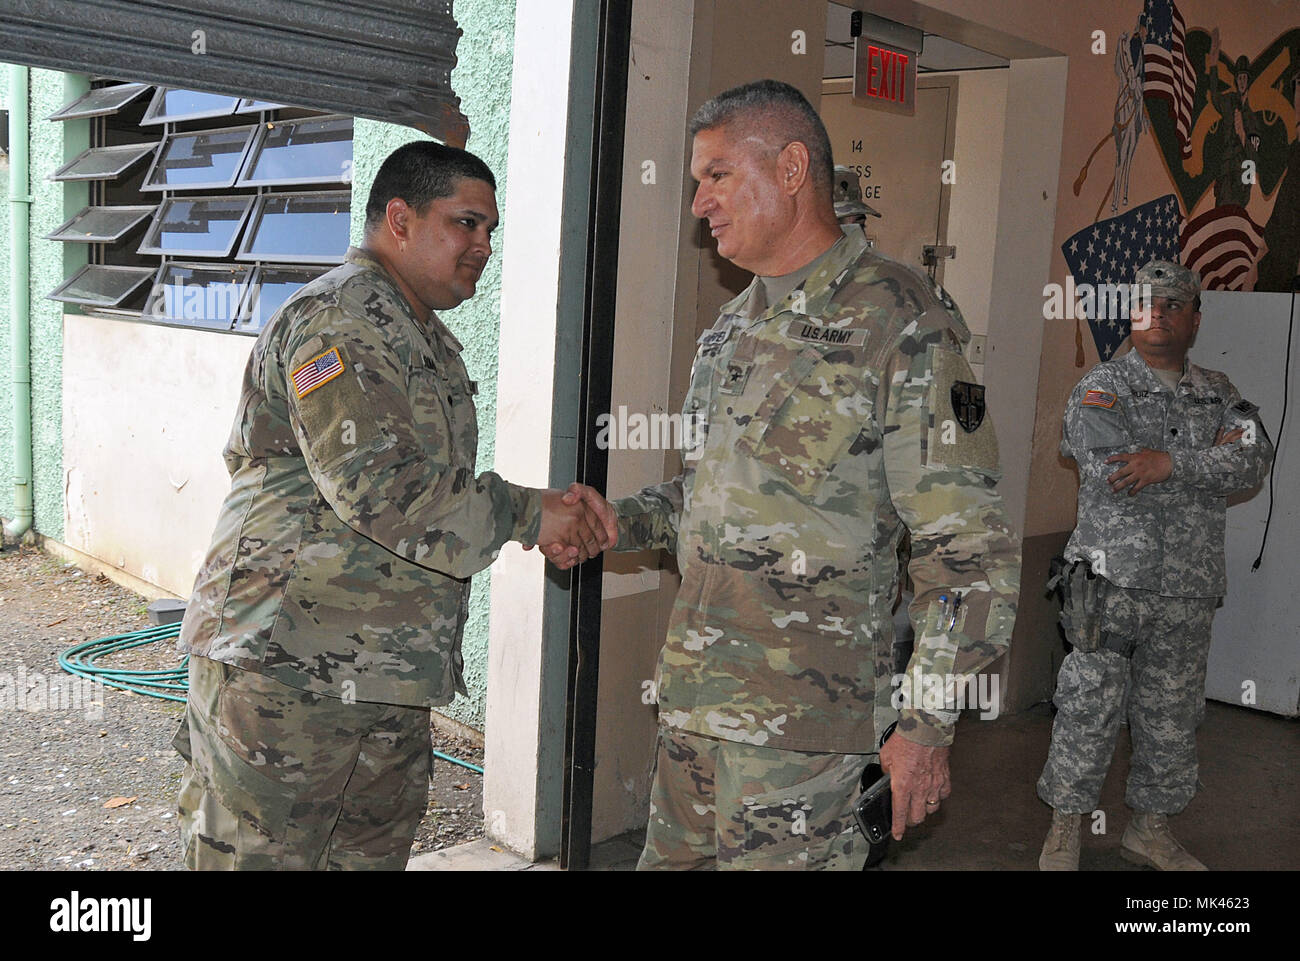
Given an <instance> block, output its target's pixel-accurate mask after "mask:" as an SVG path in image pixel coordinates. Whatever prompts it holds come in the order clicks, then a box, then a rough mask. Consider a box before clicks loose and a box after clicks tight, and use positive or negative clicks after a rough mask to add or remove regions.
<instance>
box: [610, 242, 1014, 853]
mask: <svg viewBox="0 0 1300 961" xmlns="http://www.w3.org/2000/svg"><path fill="white" fill-rule="evenodd" d="M968 337H969V332H968V331H967V328H966V325H965V323H964V321H963V320H962V319H961V315H960V312H959V311H958V310H957V307H956V305H955V304H954V303H953V302H952V300H951V299H950V298H949V297H948V296H947V295H946V294H945V293H944V292H943V291H942V290H941V289H939V288H938V287H937V286H936V285H935V284H934V283H933V282H932V281H930V280H929V279H928V278H926V277H924V276H922V275H920V274H918V273H916V272H914V271H912V270H909V269H907V268H905V267H903V266H902V265H900V264H897V263H895V262H894V261H891V260H888V259H887V258H884V257H880V256H878V255H876V254H874V253H872V252H871V251H869V250H868V249H867V248H866V244H865V240H864V238H863V235H862V232H861V231H860V230H859V229H857V228H856V227H849V228H845V229H844V237H843V238H842V239H841V240H840V241H838V242H837V244H836V245H835V247H834V248H832V252H831V254H830V256H828V257H827V258H826V260H825V261H824V263H823V264H822V266H821V268H820V269H818V270H816V271H815V272H814V273H813V274H812V275H811V276H809V277H808V278H807V280H806V281H805V282H804V283H803V284H801V285H800V286H798V287H796V288H795V289H794V290H793V291H791V292H790V294H788V295H787V296H786V297H785V298H784V299H783V300H781V301H780V302H778V303H776V304H774V305H772V306H771V307H768V306H767V305H766V303H765V294H764V293H763V287H762V285H761V283H760V281H759V280H757V279H756V280H755V281H754V283H753V284H751V286H750V287H749V288H748V289H747V290H746V291H745V292H744V293H742V294H741V295H740V296H739V297H737V298H736V299H735V300H733V301H732V302H730V303H729V304H727V305H725V306H724V307H723V308H722V313H721V316H720V317H719V319H718V321H717V323H716V324H714V326H713V327H712V329H710V330H709V331H708V332H706V333H705V334H704V335H703V336H702V337H701V338H700V342H699V350H698V353H697V355H696V359H695V365H694V369H693V372H692V378H691V386H690V390H689V392H688V394H687V397H686V401H685V407H684V412H683V414H684V418H685V419H686V420H687V421H688V423H689V422H690V421H691V420H692V419H695V420H696V422H697V425H698V427H699V429H698V430H695V431H693V432H692V433H693V434H694V436H693V437H692V441H693V443H692V445H691V446H690V447H689V448H688V449H687V450H686V451H685V452H684V460H685V464H686V470H685V471H684V473H683V474H682V475H681V476H680V477H678V478H676V479H674V480H673V481H671V482H669V483H665V484H660V485H656V486H653V487H648V488H645V489H644V490H642V491H640V492H639V493H637V494H635V495H633V496H631V497H626V498H623V499H621V500H619V501H616V502H615V507H616V509H617V511H618V513H619V515H620V519H619V529H620V538H619V542H618V546H617V549H618V550H638V549H646V548H664V549H667V550H673V551H675V552H676V555H677V560H678V565H679V568H680V570H681V574H682V585H681V589H680V591H679V592H678V595H677V599H676V602H675V604H674V607H673V612H672V616H671V620H670V623H669V627H668V636H667V641H666V643H665V644H664V647H663V650H662V652H661V654H660V658H659V666H658V672H657V673H658V677H657V690H658V697H659V720H660V725H661V729H662V730H661V749H660V753H659V768H658V771H657V773H656V780H657V781H660V782H662V781H667V782H670V783H675V784H677V785H679V786H680V789H681V790H687V789H689V785H690V784H691V783H692V781H693V780H694V782H695V783H696V784H697V786H698V785H699V784H700V779H698V778H694V779H693V778H692V776H691V774H690V773H689V771H677V772H672V771H669V770H667V769H666V761H665V758H666V757H669V756H670V755H671V751H669V750H668V749H667V745H669V744H670V743H672V742H671V741H670V740H669V739H670V738H672V737H676V736H677V735H682V734H691V735H699V736H701V737H702V738H709V739H720V740H721V741H722V742H724V743H723V744H722V745H721V746H720V747H719V750H721V751H724V752H725V751H727V750H729V749H734V748H737V747H740V746H754V747H759V748H766V749H774V750H778V751H782V752H808V753H810V754H814V753H815V754H836V755H849V754H858V755H860V754H865V753H867V752H871V751H874V750H875V749H876V736H877V731H881V730H883V729H884V727H885V726H886V725H887V724H888V723H890V722H891V721H892V720H893V719H894V718H895V717H897V716H898V712H897V711H896V710H895V708H894V707H893V706H891V703H890V699H891V694H892V693H893V690H894V689H893V688H892V687H891V684H890V681H891V678H892V676H893V674H894V664H893V657H892V644H893V626H892V618H891V613H890V611H891V606H892V604H893V601H894V598H895V595H896V582H897V576H898V560H897V554H896V551H897V547H898V542H899V539H900V537H901V536H902V533H903V531H904V529H905V528H906V529H908V530H910V531H911V536H912V563H911V568H910V571H911V576H912V579H913V581H914V582H915V585H916V599H915V601H914V603H913V605H912V608H911V614H912V618H913V622H914V623H915V625H916V636H917V642H916V651H915V654H914V656H913V658H912V662H911V664H910V665H909V671H915V670H918V669H919V670H921V671H923V672H925V673H927V674H932V675H940V676H943V675H949V676H956V675H963V674H970V673H973V672H976V671H979V670H980V669H981V668H983V667H985V666H986V665H988V664H989V663H990V662H991V661H993V660H994V659H995V658H997V657H998V656H999V655H1000V654H1002V653H1003V652H1004V651H1005V650H1006V648H1007V645H1008V644H1009V643H1010V639H1011V629H1012V625H1013V621H1014V618H1015V604H1016V600H1017V596H1018V588H1019V574H1020V552H1019V544H1018V543H1017V541H1016V540H1015V538H1014V537H1013V535H1012V533H1011V531H1010V529H1009V527H1008V524H1007V520H1006V517H1005V514H1004V511H1003V509H1002V502H1001V498H1000V496H999V495H998V493H997V490H996V483H997V480H998V479H999V477H1000V476H1001V475H1000V471H999V468H998V456H997V441H996V439H995V437H994V433H993V426H992V423H991V421H990V419H989V418H988V417H983V416H982V414H983V403H982V402H983V390H982V388H980V387H978V385H975V384H974V382H973V381H974V378H973V377H972V376H971V373H970V368H969V367H968V366H967V364H966V361H965V359H964V357H963V356H962V355H961V353H960V350H961V345H962V343H963V342H964V341H965V340H966V339H968ZM972 399H973V402H972ZM956 407H962V408H963V412H962V413H959V412H958V411H957V410H956V409H955V408H956ZM963 421H964V422H965V426H963V425H962V422H963ZM955 591H961V592H962V596H963V606H962V607H961V608H960V612H959V614H958V616H957V623H956V625H955V628H954V629H951V630H948V629H945V628H946V626H947V625H946V624H944V625H941V624H940V623H939V619H940V610H941V607H942V605H941V602H940V596H941V595H945V594H946V595H949V596H951V595H953V593H954V592H955ZM956 717H957V712H956V711H955V710H954V711H946V710H937V711H925V710H921V709H920V708H919V707H917V706H909V707H905V708H904V710H903V711H902V715H901V718H900V723H899V732H900V733H901V734H903V735H904V736H906V737H907V738H909V739H911V740H913V741H916V742H918V743H921V744H927V745H946V744H949V743H951V740H952V727H953V724H954V723H955V721H956ZM731 742H734V743H731ZM798 757H799V755H797V754H793V753H790V754H789V755H788V759H787V761H786V763H785V768H786V769H787V771H788V772H790V771H793V769H794V768H796V767H797V766H798V765H797V764H796V763H795V762H796V761H797V759H798ZM864 763H865V759H861V758H860V759H858V761H857V762H856V768H857V770H859V771H860V770H861V768H862V766H863V764H864ZM818 773H820V772H805V774H806V776H805V777H803V778H798V777H795V779H794V780H793V781H791V780H786V781H785V782H784V783H781V782H778V783H773V781H771V780H769V781H767V782H766V783H767V785H768V786H769V788H770V789H772V790H778V789H784V788H787V787H789V788H791V790H795V791H799V793H801V794H804V795H807V796H812V795H813V794H816V793H818V792H816V791H813V790H810V791H802V790H801V789H802V787H804V786H806V784H807V783H810V782H809V778H810V777H814V775H815V774H818ZM792 776H793V775H792ZM801 781H802V782H805V783H803V784H801V783H800V782H801ZM792 786H793V787H792ZM814 787H815V785H814ZM666 793H667V792H666V791H664V790H663V789H662V788H661V786H656V788H654V789H653V796H654V797H663V796H664V795H665V794H666ZM745 793H746V794H747V795H748V794H750V793H751V792H749V791H747V792H745ZM853 793H854V792H853V791H850V792H848V794H847V795H845V796H843V800H842V802H841V807H845V805H846V804H851V801H852V794H853ZM693 803H694V804H698V805H701V806H704V807H709V806H710V805H712V804H713V801H712V800H711V799H710V795H709V793H708V791H707V790H705V789H704V788H702V787H701V788H700V789H699V790H698V791H697V792H696V797H695V798H694V800H693ZM845 809H847V808H845ZM747 810H749V811H750V813H751V814H752V815H753V816H755V817H757V816H759V813H758V812H757V809H756V808H753V807H752V806H749V807H747ZM716 813H717V818H718V820H719V823H720V827H719V832H718V833H719V837H721V836H723V834H724V833H725V830H726V829H725V827H723V826H721V822H722V821H723V820H724V819H725V818H726V817H727V815H726V814H725V813H724V811H723V810H722V800H721V798H719V799H718V810H717V812H716ZM768 814H770V811H769V812H768ZM787 814H789V815H790V819H791V822H792V823H791V824H789V825H787V827H791V828H792V827H793V826H794V825H793V818H794V817H795V814H794V811H793V809H790V810H787ZM762 816H764V817H766V816H768V815H766V814H765V815H762ZM805 816H806V819H807V821H808V822H809V823H812V822H814V821H821V820H823V819H822V818H821V816H820V814H817V815H816V816H815V815H814V814H809V813H807V812H805ZM824 820H825V821H826V822H827V823H829V822H831V821H835V820H836V819H835V817H834V816H831V817H828V818H826V819H824ZM840 829H841V830H843V831H852V830H853V828H852V826H851V823H844V822H843V820H842V819H841V820H840ZM686 831H687V828H686V827H685V826H684V825H682V824H679V823H677V822H676V821H675V820H674V819H673V818H672V817H665V815H664V812H663V810H662V809H661V808H659V807H657V806H656V805H654V804H652V808H651V815H650V831H649V837H648V839H647V847H646V853H645V854H643V856H642V866H654V865H655V864H660V863H663V864H667V865H668V866H680V865H682V864H684V863H686V862H687V861H688V860H690V857H692V856H693V857H695V858H697V859H704V860H707V859H709V858H711V857H713V856H714V850H713V844H714V842H713V840H712V839H710V840H709V841H708V842H707V844H704V845H702V846H701V845H694V844H692V843H691V842H690V841H689V839H687V838H686V837H685V836H684V833H683V832H686ZM777 833H778V834H779V832H777ZM790 833H798V832H791V831H787V832H786V834H787V836H788V835H789V834H790ZM771 834H772V832H770V831H766V830H764V831H760V832H758V834H757V835H755V836H756V837H757V836H760V835H768V836H770V835H771ZM718 843H719V844H721V843H722V842H721V841H719V842H718ZM683 845H685V846H688V847H692V848H693V851H692V852H691V854H689V855H688V854H683V853H681V852H680V851H679V850H677V849H679V848H680V847H681V846H683ZM800 860H801V861H804V862H805V863H806V862H807V860H808V859H807V858H803V859H800ZM857 862H858V864H859V865H860V863H861V858H860V857H859V858H858V859H857Z"/></svg>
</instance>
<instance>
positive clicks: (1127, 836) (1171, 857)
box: [1119, 813, 1209, 871]
mask: <svg viewBox="0 0 1300 961" xmlns="http://www.w3.org/2000/svg"><path fill="white" fill-rule="evenodd" d="M1119 854H1120V857H1122V858H1123V859H1124V860H1125V861H1131V862H1132V863H1133V864H1145V865H1148V866H1150V867H1153V868H1155V869H1156V870H1157V871H1208V870H1209V868H1207V867H1206V866H1205V865H1204V864H1202V863H1201V862H1200V861H1198V860H1196V858H1194V857H1192V856H1191V855H1190V854H1188V853H1187V850H1186V849H1185V848H1184V847H1183V846H1182V845H1181V844H1179V843H1178V841H1177V840H1175V838H1174V835H1173V832H1171V831H1170V830H1169V825H1168V824H1167V823H1166V819H1165V816H1164V815H1163V814H1141V813H1138V814H1134V815H1133V820H1132V821H1130V822H1129V825H1128V827H1126V828H1125V829H1124V837H1123V838H1122V839H1121V840H1120V842H1119Z"/></svg>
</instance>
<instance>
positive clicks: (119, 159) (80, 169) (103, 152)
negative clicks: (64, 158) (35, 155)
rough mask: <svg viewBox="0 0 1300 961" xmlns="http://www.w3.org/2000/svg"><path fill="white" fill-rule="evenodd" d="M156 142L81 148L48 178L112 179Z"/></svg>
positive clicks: (150, 151) (148, 152)
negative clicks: (80, 150) (79, 151)
mask: <svg viewBox="0 0 1300 961" xmlns="http://www.w3.org/2000/svg"><path fill="white" fill-rule="evenodd" d="M157 147H158V145H157V144H156V143H128V144H122V145H120V146H117V147H91V148H90V149H89V150H83V151H82V152H81V153H79V154H77V156H76V157H74V158H73V159H72V160H69V161H68V162H67V163H65V164H64V165H63V166H62V167H60V168H59V169H58V170H56V171H54V173H52V174H50V177H49V179H50V180H113V179H116V178H117V177H120V176H121V175H122V174H123V173H125V172H126V171H127V170H129V169H130V168H131V167H133V166H135V165H136V164H137V163H139V162H140V161H141V160H143V159H144V158H145V157H147V156H149V155H150V154H151V153H153V152H154V150H155V149H157Z"/></svg>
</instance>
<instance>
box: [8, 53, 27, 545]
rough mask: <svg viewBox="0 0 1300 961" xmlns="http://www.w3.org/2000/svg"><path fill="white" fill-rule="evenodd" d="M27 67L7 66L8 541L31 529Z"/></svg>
mask: <svg viewBox="0 0 1300 961" xmlns="http://www.w3.org/2000/svg"><path fill="white" fill-rule="evenodd" d="M27 84H28V69H27V67H22V66H10V67H9V99H10V102H9V324H10V327H9V332H10V336H11V338H12V345H11V350H12V360H13V392H14V410H13V413H14V517H13V520H12V521H10V522H9V523H8V524H6V525H5V528H4V531H5V533H6V534H7V535H8V536H10V537H22V536H23V535H24V534H26V533H27V532H28V531H29V530H31V528H32V522H33V519H34V514H33V511H32V365H31V347H32V328H31V286H30V267H31V264H30V261H29V252H30V247H29V243H28V218H29V214H30V210H31V203H32V197H31V191H30V189H29V187H30V185H29V184H28V182H27V181H28V174H27V167H28V159H29V158H28V153H29V151H28V127H27V118H28V111H29V103H28V100H29V98H28V88H27Z"/></svg>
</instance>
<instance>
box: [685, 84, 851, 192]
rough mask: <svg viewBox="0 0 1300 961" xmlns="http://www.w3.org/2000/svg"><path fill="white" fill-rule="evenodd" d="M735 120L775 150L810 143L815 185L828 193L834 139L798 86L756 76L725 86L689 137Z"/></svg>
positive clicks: (702, 112) (704, 109)
mask: <svg viewBox="0 0 1300 961" xmlns="http://www.w3.org/2000/svg"><path fill="white" fill-rule="evenodd" d="M733 123H743V124H744V125H745V126H747V127H748V128H750V129H752V130H753V131H754V132H756V133H758V134H759V136H761V137H762V138H763V139H764V140H766V141H767V142H768V143H769V144H771V145H772V146H773V147H774V148H775V150H777V151H781V150H784V149H785V148H786V146H787V145H789V144H791V143H793V142H794V141H796V140H797V141H799V142H800V143H801V144H803V145H804V146H805V147H807V148H808V168H809V172H810V173H811V175H812V182H813V186H814V187H816V188H817V190H818V191H819V192H822V193H825V195H826V196H827V197H830V195H831V184H832V182H833V181H834V179H835V178H834V173H833V169H834V161H833V160H832V154H831V138H830V137H829V136H827V134H826V125H825V124H824V123H822V118H821V117H819V116H817V111H816V110H814V109H813V108H812V104H810V103H809V102H808V100H807V98H805V97H804V95H803V94H802V93H800V92H799V91H798V89H797V88H795V87H792V86H790V84H788V83H782V82H781V81H780V80H755V81H754V82H753V83H747V84H743V85H741V86H739V87H732V88H731V89H730V90H724V91H723V92H722V93H720V94H718V95H717V96H716V97H714V98H713V99H712V100H710V101H708V102H707V103H705V104H704V105H703V106H701V107H700V109H699V110H697V111H695V116H693V117H692V118H691V123H690V135H691V136H692V137H694V136H695V135H696V134H697V133H699V132H700V131H701V130H713V129H716V128H718V127H725V126H727V125H729V124H733Z"/></svg>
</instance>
